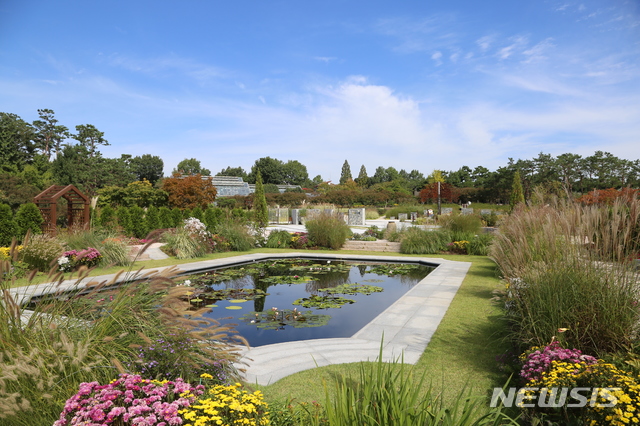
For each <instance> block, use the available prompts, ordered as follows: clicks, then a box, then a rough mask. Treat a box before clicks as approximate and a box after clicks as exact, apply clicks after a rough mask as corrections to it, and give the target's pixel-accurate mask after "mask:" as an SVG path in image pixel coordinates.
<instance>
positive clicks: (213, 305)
mask: <svg viewBox="0 0 640 426" xmlns="http://www.w3.org/2000/svg"><path fill="white" fill-rule="evenodd" d="M217 307H218V305H216V304H215V303H214V304H211V305H207V306H205V308H217Z"/></svg>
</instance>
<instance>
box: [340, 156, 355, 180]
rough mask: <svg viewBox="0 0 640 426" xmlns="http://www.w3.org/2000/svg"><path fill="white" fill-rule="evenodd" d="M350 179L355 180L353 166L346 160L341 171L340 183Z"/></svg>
mask: <svg viewBox="0 0 640 426" xmlns="http://www.w3.org/2000/svg"><path fill="white" fill-rule="evenodd" d="M348 180H353V177H351V167H350V166H349V162H348V161H347V160H344V164H343V165H342V172H341V173H340V185H344V184H345V183H346V182H347V181H348Z"/></svg>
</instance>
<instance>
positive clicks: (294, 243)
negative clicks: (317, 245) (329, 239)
mask: <svg viewBox="0 0 640 426" xmlns="http://www.w3.org/2000/svg"><path fill="white" fill-rule="evenodd" d="M310 245H311V242H310V241H309V236H308V234H307V233H306V232H294V233H293V234H291V248H294V249H303V248H307V247H309V246H310Z"/></svg>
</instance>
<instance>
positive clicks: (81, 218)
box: [34, 185, 90, 234]
mask: <svg viewBox="0 0 640 426" xmlns="http://www.w3.org/2000/svg"><path fill="white" fill-rule="evenodd" d="M60 197H62V198H64V199H65V200H67V203H68V205H67V226H68V227H69V228H71V227H83V226H84V225H85V224H87V223H89V205H90V202H89V198H88V197H87V196H85V195H84V194H83V193H82V192H80V190H79V189H78V188H76V187H75V186H73V185H67V186H63V185H51V186H50V187H49V188H47V189H46V190H44V191H42V192H41V193H40V194H38V195H37V196H36V197H35V200H34V201H35V203H36V205H37V206H38V208H39V209H40V213H41V214H42V217H43V218H44V223H43V224H42V231H43V232H44V233H45V234H55V233H56V223H57V220H58V211H57V203H58V200H59V199H60Z"/></svg>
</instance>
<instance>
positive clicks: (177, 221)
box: [171, 207, 182, 228]
mask: <svg viewBox="0 0 640 426" xmlns="http://www.w3.org/2000/svg"><path fill="white" fill-rule="evenodd" d="M171 216H172V218H173V220H172V227H173V228H177V227H178V226H180V225H182V210H180V209H179V208H177V207H174V208H173V209H171Z"/></svg>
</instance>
